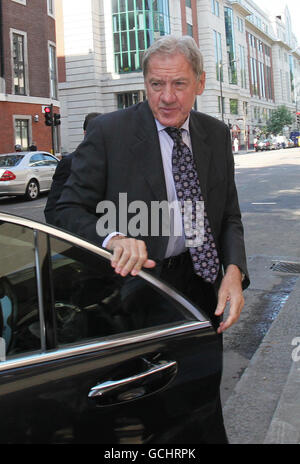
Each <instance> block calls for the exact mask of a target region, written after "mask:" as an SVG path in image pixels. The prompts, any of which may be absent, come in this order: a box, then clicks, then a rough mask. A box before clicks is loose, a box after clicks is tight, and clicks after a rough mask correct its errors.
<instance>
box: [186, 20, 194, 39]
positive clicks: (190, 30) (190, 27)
mask: <svg viewBox="0 0 300 464" xmlns="http://www.w3.org/2000/svg"><path fill="white" fill-rule="evenodd" d="M187 35H189V36H190V37H193V26H192V24H189V23H187Z"/></svg>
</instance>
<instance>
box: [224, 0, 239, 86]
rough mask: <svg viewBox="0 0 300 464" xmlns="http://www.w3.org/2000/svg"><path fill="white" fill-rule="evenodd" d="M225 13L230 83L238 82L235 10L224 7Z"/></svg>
mask: <svg viewBox="0 0 300 464" xmlns="http://www.w3.org/2000/svg"><path fill="white" fill-rule="evenodd" d="M224 13H225V30H226V45H227V59H228V79H229V84H237V71H236V57H235V42H234V30H233V11H232V9H231V8H227V7H225V8H224Z"/></svg>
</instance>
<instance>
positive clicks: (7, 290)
mask: <svg viewBox="0 0 300 464" xmlns="http://www.w3.org/2000/svg"><path fill="white" fill-rule="evenodd" d="M0 249H1V260H0V350H1V353H0V359H1V361H5V360H7V359H11V358H13V357H15V356H16V355H17V356H20V355H23V354H28V353H29V352H32V351H35V350H39V349H40V347H41V342H40V323H39V305H38V292H37V285H36V267H35V252H34V233H33V231H32V230H31V229H27V228H26V227H22V226H19V225H15V224H9V223H5V222H1V223H0Z"/></svg>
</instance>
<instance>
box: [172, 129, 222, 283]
mask: <svg viewBox="0 0 300 464" xmlns="http://www.w3.org/2000/svg"><path fill="white" fill-rule="evenodd" d="M165 131H166V132H167V134H168V135H169V136H170V137H171V138H172V139H173V141H174V146H173V152H172V171H173V177H174V182H175V188H176V193H177V198H178V201H179V202H180V204H181V207H182V213H184V211H185V209H186V208H185V206H184V205H186V204H187V203H186V202H189V203H190V204H191V202H192V205H193V213H192V215H191V223H192V229H193V230H194V231H195V230H196V229H195V226H196V216H197V214H196V213H197V210H196V208H197V202H198V204H199V202H202V204H203V205H204V203H203V202H204V200H203V196H202V194H201V188H200V183H199V179H198V175H197V170H196V166H195V161H194V159H193V155H192V153H191V151H190V149H189V147H188V146H187V145H186V144H185V143H184V142H183V140H182V133H181V130H179V129H177V128H176V127H167V128H166V129H165ZM203 219H204V234H203V239H202V240H201V242H202V243H201V244H200V246H190V247H189V251H190V254H191V257H192V261H193V265H194V270H195V272H196V274H197V275H199V276H200V277H202V278H203V279H204V280H205V281H206V282H210V283H213V282H214V281H215V280H216V277H217V275H218V272H219V266H220V264H219V258H218V253H217V250H216V244H215V242H214V238H213V236H212V232H211V228H210V226H209V221H208V217H207V213H206V211H205V208H204V218H203V217H202V221H203ZM185 222H186V212H185ZM184 230H185V234H186V236H187V228H186V225H184ZM190 230H191V225H190Z"/></svg>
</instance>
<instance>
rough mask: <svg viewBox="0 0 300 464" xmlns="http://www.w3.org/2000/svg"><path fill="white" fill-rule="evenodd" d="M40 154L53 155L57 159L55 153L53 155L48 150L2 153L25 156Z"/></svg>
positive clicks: (3, 154)
mask: <svg viewBox="0 0 300 464" xmlns="http://www.w3.org/2000/svg"><path fill="white" fill-rule="evenodd" d="M38 154H42V155H50V156H53V158H55V159H57V158H56V157H55V156H54V155H52V153H49V152H48V151H40V150H39V151H16V152H14V153H0V156H15V155H23V156H26V155H38Z"/></svg>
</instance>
